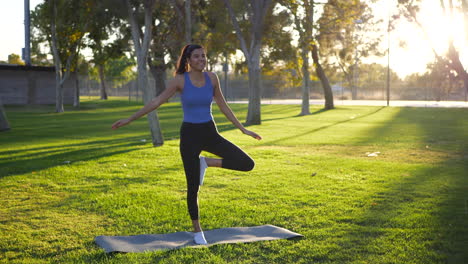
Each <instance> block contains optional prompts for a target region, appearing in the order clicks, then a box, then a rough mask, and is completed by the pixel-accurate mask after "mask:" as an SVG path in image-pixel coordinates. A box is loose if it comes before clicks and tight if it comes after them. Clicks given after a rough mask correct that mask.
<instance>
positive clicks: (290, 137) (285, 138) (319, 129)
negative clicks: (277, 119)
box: [260, 107, 385, 146]
mask: <svg viewBox="0 0 468 264" xmlns="http://www.w3.org/2000/svg"><path fill="white" fill-rule="evenodd" d="M384 108H385V107H380V108H378V109H377V110H375V111H372V112H370V113H367V114H365V115H362V116H359V117H356V118H354V119H349V118H347V119H345V120H342V121H338V122H335V123H332V124H329V125H325V126H321V127H318V128H314V129H311V130H308V131H305V132H302V133H300V134H293V135H291V136H287V137H282V138H279V139H276V140H272V141H267V142H265V143H263V144H260V145H261V146H268V145H275V144H277V143H278V142H281V141H284V140H289V139H293V138H298V137H302V136H305V135H308V134H311V133H315V132H318V131H321V130H324V129H327V128H330V127H333V126H336V125H340V124H344V123H347V122H351V121H355V120H359V119H361V118H365V117H368V116H371V115H374V114H377V113H378V112H379V111H381V110H382V109H384ZM328 111H333V110H323V111H322V110H318V111H317V113H314V114H322V113H325V112H328ZM298 117H299V116H298Z"/></svg>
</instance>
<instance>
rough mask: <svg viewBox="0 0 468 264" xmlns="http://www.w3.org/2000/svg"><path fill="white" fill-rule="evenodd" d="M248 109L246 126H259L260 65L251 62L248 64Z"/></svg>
mask: <svg viewBox="0 0 468 264" xmlns="http://www.w3.org/2000/svg"><path fill="white" fill-rule="evenodd" d="M248 71H249V107H248V111H247V120H246V124H247V125H260V124H261V123H262V119H261V111H260V103H261V102H260V99H261V79H260V74H261V70H260V63H259V61H258V60H257V61H255V60H253V61H252V62H249V66H248Z"/></svg>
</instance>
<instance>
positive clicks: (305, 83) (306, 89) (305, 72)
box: [301, 45, 310, 115]
mask: <svg viewBox="0 0 468 264" xmlns="http://www.w3.org/2000/svg"><path fill="white" fill-rule="evenodd" d="M301 53H302V76H303V78H302V110H301V115H310V110H309V108H310V105H309V98H310V73H309V50H308V49H307V48H306V45H304V46H303V48H302V51H301Z"/></svg>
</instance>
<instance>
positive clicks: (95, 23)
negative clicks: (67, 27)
mask: <svg viewBox="0 0 468 264" xmlns="http://www.w3.org/2000/svg"><path fill="white" fill-rule="evenodd" d="M112 4H113V3H109V2H106V1H102V0H94V1H93V8H92V16H91V22H90V23H89V27H88V28H89V34H88V37H87V38H88V47H89V48H91V50H92V52H93V60H92V62H93V63H94V65H95V66H96V68H97V69H98V73H99V80H100V86H101V89H100V91H101V92H100V97H101V100H106V99H107V89H106V77H105V71H104V68H105V66H106V63H107V62H108V61H109V60H111V59H113V58H117V57H120V56H121V54H122V53H123V52H124V49H125V47H124V45H125V44H127V43H128V39H127V37H126V34H119V32H118V30H116V29H119V28H121V25H120V21H121V20H120V19H119V17H118V16H117V15H116V14H115V12H113V10H114V8H113V7H112ZM111 35H112V37H113V38H115V39H114V41H112V42H110V41H109V39H110V37H111Z"/></svg>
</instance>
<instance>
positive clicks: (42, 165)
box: [0, 137, 142, 177]
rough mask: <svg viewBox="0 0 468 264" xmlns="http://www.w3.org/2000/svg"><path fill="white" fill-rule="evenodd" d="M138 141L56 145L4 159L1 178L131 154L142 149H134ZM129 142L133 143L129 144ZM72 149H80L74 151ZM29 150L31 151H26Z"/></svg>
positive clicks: (134, 138) (133, 139) (117, 140)
mask: <svg viewBox="0 0 468 264" xmlns="http://www.w3.org/2000/svg"><path fill="white" fill-rule="evenodd" d="M138 139H140V137H133V138H125V139H115V140H103V141H93V142H86V143H79V144H70V145H56V146H53V147H48V148H49V150H46V151H41V152H38V153H37V152H36V153H33V154H26V155H20V156H14V157H13V158H11V159H2V160H0V167H2V168H3V169H2V170H1V171H0V177H6V176H11V175H15V174H23V173H28V172H29V173H30V172H34V171H39V170H43V169H47V168H50V167H55V166H63V165H66V163H68V161H69V162H79V161H89V160H94V159H98V158H101V157H106V156H111V155H115V154H121V153H126V152H131V151H134V150H138V149H140V148H137V147H134V146H139V145H142V143H141V142H139V141H138ZM129 140H130V141H131V142H128V141H129ZM72 147H80V148H79V149H73V148H72ZM132 147H133V148H132ZM71 148H72V149H71ZM51 149H54V150H51ZM29 150H30V149H28V150H26V151H29ZM32 150H43V148H33V149H32ZM16 153H17V152H16ZM2 154H5V153H2ZM9 154H12V153H9Z"/></svg>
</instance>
